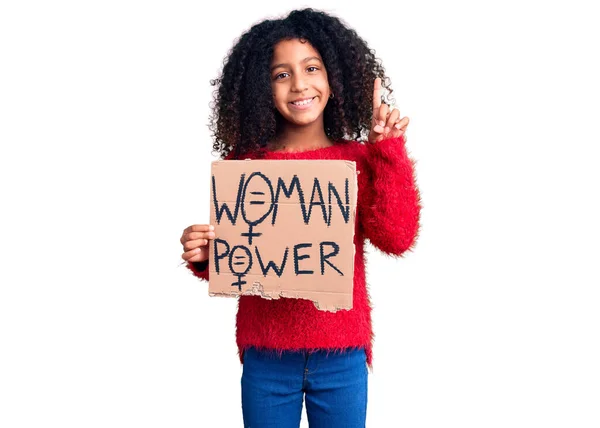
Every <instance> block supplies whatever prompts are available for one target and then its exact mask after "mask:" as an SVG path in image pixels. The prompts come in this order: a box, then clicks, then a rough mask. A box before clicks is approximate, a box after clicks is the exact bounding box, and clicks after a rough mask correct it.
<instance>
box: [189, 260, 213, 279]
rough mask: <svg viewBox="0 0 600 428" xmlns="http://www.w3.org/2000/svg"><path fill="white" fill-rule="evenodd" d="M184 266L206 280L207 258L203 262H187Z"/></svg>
mask: <svg viewBox="0 0 600 428" xmlns="http://www.w3.org/2000/svg"><path fill="white" fill-rule="evenodd" d="M186 267H187V268H188V269H189V270H191V271H192V273H193V274H194V275H195V276H197V277H198V278H200V279H204V280H206V281H208V260H205V261H203V262H187V265H186Z"/></svg>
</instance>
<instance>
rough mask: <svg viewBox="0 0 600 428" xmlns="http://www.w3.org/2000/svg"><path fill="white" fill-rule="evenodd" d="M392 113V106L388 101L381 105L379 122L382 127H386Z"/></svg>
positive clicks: (378, 116)
mask: <svg viewBox="0 0 600 428" xmlns="http://www.w3.org/2000/svg"><path fill="white" fill-rule="evenodd" d="M389 114H390V106H388V105H387V104H386V103H382V104H381V106H380V107H379V114H378V115H377V123H378V124H379V125H381V126H382V127H385V123H386V122H387V118H388V115H389Z"/></svg>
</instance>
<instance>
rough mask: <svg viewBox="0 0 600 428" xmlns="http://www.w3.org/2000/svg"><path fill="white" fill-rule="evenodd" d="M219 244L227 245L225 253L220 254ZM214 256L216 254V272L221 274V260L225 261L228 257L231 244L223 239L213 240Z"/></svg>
mask: <svg viewBox="0 0 600 428" xmlns="http://www.w3.org/2000/svg"><path fill="white" fill-rule="evenodd" d="M218 244H225V247H226V249H225V252H224V253H219V246H218ZM213 254H214V258H215V270H216V271H217V273H220V272H221V270H220V268H219V260H221V259H224V258H225V257H227V256H228V255H229V244H228V243H227V241H225V240H223V239H219V238H215V239H214V240H213Z"/></svg>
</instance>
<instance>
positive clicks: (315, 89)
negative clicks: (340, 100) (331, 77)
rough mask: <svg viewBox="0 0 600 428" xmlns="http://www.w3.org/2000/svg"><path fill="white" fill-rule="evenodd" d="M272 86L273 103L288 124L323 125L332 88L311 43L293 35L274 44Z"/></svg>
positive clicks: (321, 61)
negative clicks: (289, 38)
mask: <svg viewBox="0 0 600 428" xmlns="http://www.w3.org/2000/svg"><path fill="white" fill-rule="evenodd" d="M271 87H272V89H273V98H274V102H275V107H276V108H277V110H278V111H279V113H281V115H282V116H283V117H284V119H285V120H286V122H287V125H288V126H290V125H291V126H294V125H295V126H308V125H313V126H321V127H323V110H325V106H326V105H327V101H329V95H330V93H331V91H330V88H329V82H328V80H327V71H326V70H325V65H324V64H323V60H322V59H321V55H319V53H318V52H317V51H316V49H315V48H313V47H312V46H311V44H310V43H308V42H307V41H300V40H299V39H292V40H282V41H280V42H279V43H277V44H276V45H275V47H274V50H273V58H272V60H271Z"/></svg>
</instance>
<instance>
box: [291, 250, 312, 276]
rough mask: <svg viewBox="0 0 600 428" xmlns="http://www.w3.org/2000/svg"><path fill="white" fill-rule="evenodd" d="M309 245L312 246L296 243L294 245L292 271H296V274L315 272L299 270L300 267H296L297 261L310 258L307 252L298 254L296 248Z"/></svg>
mask: <svg viewBox="0 0 600 428" xmlns="http://www.w3.org/2000/svg"><path fill="white" fill-rule="evenodd" d="M310 247H312V244H296V245H294V271H295V272H296V275H312V274H313V273H315V272H314V271H312V270H300V268H299V267H298V262H299V261H300V260H303V259H308V258H310V255H309V254H302V255H299V254H298V250H299V249H301V248H310Z"/></svg>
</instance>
